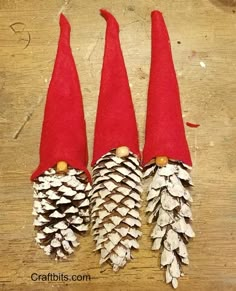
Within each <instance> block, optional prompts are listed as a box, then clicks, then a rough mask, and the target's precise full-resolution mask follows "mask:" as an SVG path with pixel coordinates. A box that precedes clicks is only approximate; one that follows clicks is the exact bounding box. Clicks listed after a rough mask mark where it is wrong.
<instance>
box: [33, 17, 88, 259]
mask: <svg viewBox="0 0 236 291" xmlns="http://www.w3.org/2000/svg"><path fill="white" fill-rule="evenodd" d="M87 159H88V154H87V139H86V128H85V120H84V112H83V103H82V95H81V90H80V84H79V79H78V74H77V71H76V66H75V62H74V59H73V56H72V52H71V48H70V24H69V22H68V21H67V19H66V18H65V16H64V15H62V14H61V16H60V38H59V43H58V50H57V56H56V60H55V65H54V70H53V74H52V78H51V82H50V85H49V89H48V94H47V101H46V106H45V113H44V122H43V127H42V134H41V144H40V164H39V166H38V168H37V169H36V171H35V172H34V173H33V174H32V176H31V180H32V181H34V184H33V187H34V198H35V201H34V207H33V214H34V215H35V220H34V226H35V230H36V232H37V236H36V242H37V243H38V244H39V246H40V247H41V248H42V249H44V251H45V253H46V254H47V255H52V256H54V257H55V259H60V258H62V259H64V258H66V257H67V255H69V254H71V253H73V251H74V250H73V249H74V247H76V246H78V245H79V242H78V241H77V237H76V235H75V233H84V232H85V231H86V230H87V228H88V222H89V199H88V193H89V191H90V190H91V187H90V183H89V180H90V175H89V172H88V170H87V168H86V167H87Z"/></svg>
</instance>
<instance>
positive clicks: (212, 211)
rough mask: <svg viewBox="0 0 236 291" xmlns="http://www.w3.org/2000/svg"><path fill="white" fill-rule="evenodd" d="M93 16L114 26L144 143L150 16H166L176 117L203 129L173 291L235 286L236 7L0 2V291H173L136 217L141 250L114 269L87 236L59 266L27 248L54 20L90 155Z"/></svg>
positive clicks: (96, 63)
mask: <svg viewBox="0 0 236 291" xmlns="http://www.w3.org/2000/svg"><path fill="white" fill-rule="evenodd" d="M100 8H106V9H108V10H109V11H111V12H112V13H113V14H114V15H115V16H116V18H117V20H118V21H119V24H120V38H121V44H122V48H123V53H124V58H125V61H126V66H127V70H128V75H129V82H130V86H131V90H132V95H133V101H134V104H135V110H136V114H137V120H138V127H139V132H140V145H141V147H142V146H143V139H144V121H145V110H144V109H145V106H146V92H147V85H148V79H149V65H150V12H151V11H152V10H154V9H159V10H161V11H162V12H163V13H164V16H165V19H166V23H167V25H168V29H169V33H170V37H171V44H172V49H173V57H174V61H175V66H176V72H177V76H178V80H179V85H180V91H181V98H182V99H181V101H182V108H183V116H184V120H185V122H186V121H189V122H194V123H200V127H199V128H190V127H186V133H187V138H188V141H189V145H190V150H191V153H192V158H193V163H194V166H193V171H192V177H193V180H194V183H195V187H194V190H193V197H194V202H193V205H192V209H193V214H194V218H195V219H194V229H195V231H196V238H195V239H194V240H193V241H192V242H191V243H190V245H189V254H190V259H191V262H190V266H189V267H185V277H183V278H182V279H181V280H180V284H179V285H180V286H179V290H180V291H184V290H192V291H194V290H198V291H201V290H204V291H205V290H214V291H217V290H220V291H222V290H229V291H230V290H236V193H235V190H236V187H235V180H236V179H235V169H236V168H235V165H236V159H235V145H236V139H235V112H236V102H235V100H236V95H235V92H236V81H235V80H236V1H235V0H232V1H230V0H225V1H223V0H211V1H208V0H175V1H170V0H169V1H166V0H159V1H157V0H145V1H144V0H143V1H141V0H137V1H134V0H133V1H132V0H128V1H125V0H117V1H113V0H110V1H109V0H100V1H98V0H97V1H95V0H94V1H93V0H86V1H76V0H71V1H62V0H54V1H46V0H40V1H39V0H17V1H16V0H0V98H1V103H0V104H1V106H0V133H1V136H0V141H1V143H0V161H1V162H0V171H1V172H0V202H1V204H0V289H1V290H44V289H47V290H101V291H103V290H105V291H106V290H147V291H149V290H150V291H151V290H163V291H165V290H171V287H170V286H168V285H166V284H165V283H164V273H163V271H162V270H160V267H159V261H160V257H159V254H158V252H153V251H151V250H150V247H151V242H150V239H149V234H150V232H151V226H149V225H147V223H146V218H145V216H144V215H142V216H143V228H142V230H143V236H142V238H141V240H140V250H139V251H136V252H135V253H134V256H135V258H134V260H133V261H131V262H130V263H128V264H127V266H126V267H125V268H124V269H122V270H120V272H118V273H114V272H113V271H112V270H111V267H110V266H109V265H104V266H102V267H101V268H100V267H99V266H98V261H99V255H98V254H97V253H94V252H93V251H92V250H93V248H94V243H93V240H92V237H91V235H90V234H87V235H86V236H85V237H82V238H81V240H80V241H81V246H80V247H79V248H78V249H77V250H76V252H75V254H74V255H72V256H71V257H70V258H69V259H68V261H64V262H56V261H54V260H51V259H50V258H49V257H47V256H45V255H44V253H43V252H42V250H40V249H39V247H38V246H36V244H35V242H34V231H33V226H32V221H33V217H32V215H31V212H32V202H33V199H32V185H31V183H30V181H29V176H30V174H31V172H32V171H33V170H34V168H35V167H36V166H37V163H38V148H39V141H40V131H41V124H42V119H43V110H44V104H45V96H46V92H47V87H48V84H49V81H50V77H51V72H52V68H53V63H54V58H55V52H56V49H57V40H58V33H59V27H58V15H59V13H60V12H61V11H64V13H65V15H66V16H67V17H68V19H69V21H70V23H71V26H72V35H71V37H72V39H71V44H72V48H73V54H74V57H75V61H76V65H77V68H78V72H79V75H80V80H81V87H82V92H83V98H84V107H85V114H86V121H87V133H88V142H89V152H90V157H91V154H92V143H93V129H94V119H95V113H96V105H97V96H98V90H99V83H100V70H101V65H102V57H103V48H104V33H105V26H106V23H105V21H104V19H103V18H102V17H101V16H100V15H99V9H100ZM29 38H30V42H29V43H28V40H29ZM143 198H145V193H144V194H143ZM144 202H145V199H144ZM144 204H145V203H143V208H142V212H144ZM32 273H37V274H48V273H64V274H69V275H70V274H78V275H83V274H85V275H86V274H89V275H90V277H91V280H90V281H86V280H84V281H79V282H37V281H36V282H34V281H32V280H31V274H32Z"/></svg>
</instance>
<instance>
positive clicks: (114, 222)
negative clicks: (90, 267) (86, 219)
mask: <svg viewBox="0 0 236 291" xmlns="http://www.w3.org/2000/svg"><path fill="white" fill-rule="evenodd" d="M141 178H142V171H141V166H140V162H139V160H138V158H137V157H136V156H135V155H134V154H132V153H130V154H129V155H128V156H127V157H125V158H120V157H117V156H116V155H115V151H114V150H113V151H111V152H109V153H107V154H105V155H104V156H102V157H101V158H100V159H99V160H98V161H97V163H96V164H95V166H94V168H93V181H94V183H93V189H92V192H91V205H92V222H93V228H92V230H93V235H94V240H95V242H96V249H95V250H97V251H100V254H101V259H100V264H103V263H104V262H106V261H107V262H109V263H110V264H111V265H112V266H113V270H114V271H118V270H119V268H121V267H123V266H124V265H125V264H126V263H127V261H129V260H130V259H131V258H132V254H131V250H132V249H133V248H134V249H138V248H139V244H138V241H137V240H138V238H139V237H140V236H141V231H140V230H139V228H140V226H141V218H140V215H139V208H140V201H141V197H140V193H141V192H142V187H141Z"/></svg>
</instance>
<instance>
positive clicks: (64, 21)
mask: <svg viewBox="0 0 236 291" xmlns="http://www.w3.org/2000/svg"><path fill="white" fill-rule="evenodd" d="M60 26H61V27H63V26H67V27H68V28H69V29H70V23H69V21H68V19H67V18H66V17H65V15H64V14H63V13H61V14H60Z"/></svg>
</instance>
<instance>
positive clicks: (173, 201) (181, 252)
mask: <svg viewBox="0 0 236 291" xmlns="http://www.w3.org/2000/svg"><path fill="white" fill-rule="evenodd" d="M150 176H152V177H153V178H152V182H151V184H150V186H149V189H148V195H147V201H148V203H147V208H146V212H147V213H148V216H149V217H148V222H149V223H155V226H154V229H153V231H152V234H151V238H152V240H153V245H152V250H159V249H161V267H166V283H171V284H172V286H173V287H174V288H177V287H178V278H179V277H180V276H183V275H184V274H183V271H182V264H189V259H188V252H187V248H186V245H187V244H188V242H189V238H192V237H194V236H195V234H194V232H193V230H192V227H191V221H192V212H191V208H190V203H191V202H192V197H191V195H190V193H189V191H188V190H187V189H186V188H188V187H189V186H192V181H191V177H190V175H189V173H188V168H187V166H185V165H183V164H182V163H180V162H171V161H169V163H168V164H167V165H166V166H164V167H159V166H157V165H156V164H151V165H149V166H148V167H147V168H146V170H145V174H144V178H148V177H150Z"/></svg>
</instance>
